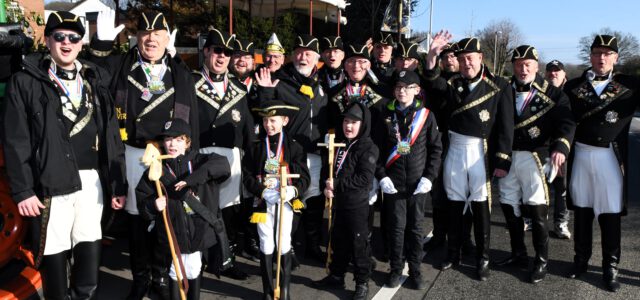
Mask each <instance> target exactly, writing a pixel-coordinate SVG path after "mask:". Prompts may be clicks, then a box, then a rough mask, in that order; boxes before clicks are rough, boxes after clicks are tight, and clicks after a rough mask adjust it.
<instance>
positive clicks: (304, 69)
mask: <svg viewBox="0 0 640 300" xmlns="http://www.w3.org/2000/svg"><path fill="white" fill-rule="evenodd" d="M293 66H294V67H295V68H296V71H298V73H300V74H301V75H302V76H304V77H309V75H311V72H313V66H311V65H307V66H301V65H298V64H294V65H293Z"/></svg>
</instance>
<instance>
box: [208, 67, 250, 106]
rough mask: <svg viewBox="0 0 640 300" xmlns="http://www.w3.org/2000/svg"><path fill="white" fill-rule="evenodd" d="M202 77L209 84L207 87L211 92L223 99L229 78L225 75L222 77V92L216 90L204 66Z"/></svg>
mask: <svg viewBox="0 0 640 300" xmlns="http://www.w3.org/2000/svg"><path fill="white" fill-rule="evenodd" d="M202 76H203V77H204V80H205V81H206V82H207V84H209V86H210V87H211V88H212V89H213V91H214V92H215V93H216V94H217V95H218V97H219V98H220V99H222V98H224V94H225V92H226V91H227V86H228V85H229V78H228V77H227V76H226V75H225V76H224V81H223V83H222V91H219V90H218V89H217V88H216V86H215V85H214V84H213V80H211V77H210V76H209V72H208V71H207V69H206V68H205V67H204V66H203V67H202ZM249 78H251V77H249Z"/></svg>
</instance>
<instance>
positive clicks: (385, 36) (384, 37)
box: [373, 31, 394, 46]
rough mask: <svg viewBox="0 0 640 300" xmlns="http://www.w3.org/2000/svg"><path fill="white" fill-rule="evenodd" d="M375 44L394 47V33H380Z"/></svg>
mask: <svg viewBox="0 0 640 300" xmlns="http://www.w3.org/2000/svg"><path fill="white" fill-rule="evenodd" d="M373 42H374V43H377V44H383V45H391V46H393V43H394V40H393V32H386V31H380V32H378V35H377V36H376V38H375V39H374V40H373Z"/></svg>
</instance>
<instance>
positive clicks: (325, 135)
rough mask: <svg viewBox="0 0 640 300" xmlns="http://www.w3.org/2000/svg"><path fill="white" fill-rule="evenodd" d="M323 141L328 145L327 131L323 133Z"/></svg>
mask: <svg viewBox="0 0 640 300" xmlns="http://www.w3.org/2000/svg"><path fill="white" fill-rule="evenodd" d="M324 143H325V144H327V145H329V134H328V133H325V134H324Z"/></svg>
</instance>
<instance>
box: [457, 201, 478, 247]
mask: <svg viewBox="0 0 640 300" xmlns="http://www.w3.org/2000/svg"><path fill="white" fill-rule="evenodd" d="M471 229H473V215H472V214H470V213H469V212H467V213H466V214H465V215H464V218H462V236H461V244H462V246H461V247H460V251H461V252H462V255H470V254H474V253H476V244H475V243H473V240H472V239H471Z"/></svg>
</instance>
